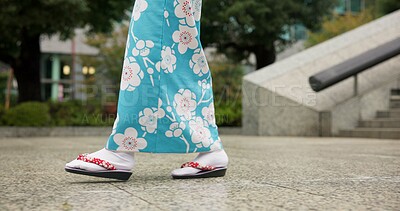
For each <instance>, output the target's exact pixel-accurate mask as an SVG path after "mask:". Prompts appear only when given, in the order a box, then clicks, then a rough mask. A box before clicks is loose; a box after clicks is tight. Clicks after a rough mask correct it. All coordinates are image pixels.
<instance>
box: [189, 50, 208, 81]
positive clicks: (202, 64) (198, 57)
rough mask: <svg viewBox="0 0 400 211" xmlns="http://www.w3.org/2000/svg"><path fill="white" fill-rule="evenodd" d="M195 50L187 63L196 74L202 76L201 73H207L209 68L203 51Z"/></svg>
mask: <svg viewBox="0 0 400 211" xmlns="http://www.w3.org/2000/svg"><path fill="white" fill-rule="evenodd" d="M196 51H197V53H196ZM196 51H195V53H194V54H193V56H192V60H190V62H189V65H190V68H192V70H193V72H194V73H195V74H196V75H199V76H203V74H206V73H208V71H209V70H210V69H209V68H208V64H207V60H206V56H205V55H204V52H203V51H202V50H196Z"/></svg>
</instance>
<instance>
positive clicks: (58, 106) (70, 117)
mask: <svg viewBox="0 0 400 211" xmlns="http://www.w3.org/2000/svg"><path fill="white" fill-rule="evenodd" d="M49 105H50V114H51V124H52V125H54V126H111V125H112V123H113V120H114V118H113V116H110V117H107V116H105V115H103V111H102V109H101V105H100V103H98V102H94V101H92V102H88V103H87V104H83V103H82V102H80V101H67V102H50V103H49Z"/></svg>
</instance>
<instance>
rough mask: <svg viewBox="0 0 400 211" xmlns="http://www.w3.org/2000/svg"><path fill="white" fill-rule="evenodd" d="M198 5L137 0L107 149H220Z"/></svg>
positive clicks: (184, 0)
mask: <svg viewBox="0 0 400 211" xmlns="http://www.w3.org/2000/svg"><path fill="white" fill-rule="evenodd" d="M201 5H202V1H201V0H136V2H135V5H134V8H133V13H132V17H131V22H130V26H129V35H128V38H127V43H126V50H125V56H124V62H123V70H122V77H121V84H120V95H119V100H118V113H117V118H116V119H115V123H114V126H113V130H112V133H111V135H110V137H109V139H108V142H107V144H106V148H107V149H109V150H116V151H134V152H151V153H194V152H207V151H213V150H219V149H222V143H221V141H220V138H219V135H218V129H217V125H216V122H215V115H214V103H213V102H214V101H213V92H212V83H211V80H212V79H211V73H210V69H209V67H208V63H207V60H206V57H205V55H204V51H203V47H202V45H201V42H200V34H199V32H200V17H201Z"/></svg>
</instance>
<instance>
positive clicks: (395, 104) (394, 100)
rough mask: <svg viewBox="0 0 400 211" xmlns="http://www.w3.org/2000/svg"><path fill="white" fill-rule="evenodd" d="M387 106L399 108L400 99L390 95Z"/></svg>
mask: <svg viewBox="0 0 400 211" xmlns="http://www.w3.org/2000/svg"><path fill="white" fill-rule="evenodd" d="M389 107H390V108H400V99H397V98H394V97H391V99H390V103H389Z"/></svg>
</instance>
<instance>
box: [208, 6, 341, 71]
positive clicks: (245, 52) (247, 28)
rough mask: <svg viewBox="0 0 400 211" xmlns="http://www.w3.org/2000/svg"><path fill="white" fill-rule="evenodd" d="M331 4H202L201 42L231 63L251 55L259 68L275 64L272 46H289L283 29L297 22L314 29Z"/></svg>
mask: <svg viewBox="0 0 400 211" xmlns="http://www.w3.org/2000/svg"><path fill="white" fill-rule="evenodd" d="M335 3H336V1H335V0H328V1H327V0H279V1H277V0H262V1H261V0H246V1H244V0H207V1H203V21H202V29H201V30H202V40H203V42H204V44H206V45H214V46H216V47H217V48H218V49H219V50H220V52H223V53H225V54H227V55H228V56H230V57H231V58H233V59H234V60H239V61H240V60H242V59H244V58H247V57H248V56H249V54H250V53H254V54H255V55H256V59H257V69H259V68H261V67H264V66H266V65H268V64H271V63H273V62H274V61H275V57H276V50H275V47H276V43H280V44H283V45H286V44H289V42H288V41H286V40H284V39H282V35H283V34H284V33H285V30H284V29H285V27H287V26H290V25H292V24H299V23H301V24H304V25H305V26H306V27H307V28H309V29H316V28H318V27H319V25H320V23H321V22H322V20H323V17H324V16H325V15H327V14H329V13H330V12H331V9H332V6H333V5H334V4H335Z"/></svg>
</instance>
